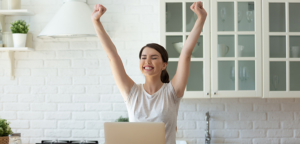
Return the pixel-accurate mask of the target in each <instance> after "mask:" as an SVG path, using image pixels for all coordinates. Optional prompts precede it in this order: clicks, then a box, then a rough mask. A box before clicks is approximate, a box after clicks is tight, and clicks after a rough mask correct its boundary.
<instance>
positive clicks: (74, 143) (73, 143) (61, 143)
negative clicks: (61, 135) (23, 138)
mask: <svg viewBox="0 0 300 144" xmlns="http://www.w3.org/2000/svg"><path fill="white" fill-rule="evenodd" d="M36 144H98V141H96V140H83V141H82V140H42V141H41V143H36Z"/></svg>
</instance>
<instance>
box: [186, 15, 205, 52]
mask: <svg viewBox="0 0 300 144" xmlns="http://www.w3.org/2000/svg"><path fill="white" fill-rule="evenodd" d="M203 25H204V21H203V20H200V19H199V18H198V19H197V20H196V22H195V24H194V27H193V29H192V31H191V33H190V34H189V36H188V38H187V40H186V41H185V43H184V46H183V49H182V51H181V54H186V55H188V56H191V55H192V52H193V49H194V47H195V45H196V43H197V41H198V38H199V36H200V33H201V31H202V29H203Z"/></svg>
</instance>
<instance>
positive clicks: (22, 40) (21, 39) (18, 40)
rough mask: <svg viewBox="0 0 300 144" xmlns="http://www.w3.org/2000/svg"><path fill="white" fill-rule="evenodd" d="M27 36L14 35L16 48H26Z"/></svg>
mask: <svg viewBox="0 0 300 144" xmlns="http://www.w3.org/2000/svg"><path fill="white" fill-rule="evenodd" d="M26 38H27V34H21V33H16V34H13V41H14V47H25V45H26Z"/></svg>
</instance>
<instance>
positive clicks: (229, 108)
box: [0, 0, 300, 144]
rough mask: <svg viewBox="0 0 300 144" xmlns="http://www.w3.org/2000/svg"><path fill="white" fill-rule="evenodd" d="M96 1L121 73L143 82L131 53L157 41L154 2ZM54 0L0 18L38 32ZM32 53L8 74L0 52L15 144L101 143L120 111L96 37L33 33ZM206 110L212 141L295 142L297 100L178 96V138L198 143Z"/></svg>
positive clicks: (25, 2) (26, 0) (0, 86)
mask: <svg viewBox="0 0 300 144" xmlns="http://www.w3.org/2000/svg"><path fill="white" fill-rule="evenodd" d="M96 3H102V4H103V5H104V6H106V7H107V13H106V14H105V15H104V16H103V19H102V22H103V24H104V26H105V28H106V30H107V32H108V33H109V35H110V36H111V38H112V40H113V42H114V43H115V45H116V47H117V49H118V52H119V54H120V56H121V58H122V60H123V63H124V65H125V68H126V71H127V73H128V74H129V75H130V77H132V78H133V79H134V81H135V82H137V83H143V82H144V79H143V75H141V73H140V71H139V68H138V63H139V60H138V52H139V50H140V48H141V47H142V46H144V45H145V44H147V43H150V42H156V43H159V21H158V19H159V6H158V0H88V4H89V5H90V6H91V7H93V5H94V4H96ZM61 5H62V0H22V8H28V9H30V10H32V11H34V12H35V15H34V16H22V17H16V16H14V17H6V20H7V25H6V28H9V23H10V22H12V21H14V20H16V19H20V18H22V19H25V20H26V21H27V22H28V23H30V24H31V26H30V31H31V32H32V33H33V34H34V36H36V35H38V34H39V32H40V31H41V30H42V29H43V27H44V26H45V25H46V24H47V22H49V21H50V19H51V18H52V17H53V15H54V14H55V13H56V11H57V10H58V9H59V7H60V6H61ZM34 45H35V46H34V48H35V50H36V51H34V52H16V53H15V60H16V79H15V80H10V79H9V73H8V72H9V70H8V61H7V56H6V55H5V53H4V52H0V102H1V103H0V116H1V118H5V119H8V120H9V121H10V122H11V126H12V128H13V131H14V132H21V133H22V140H23V143H37V142H40V141H41V140H42V139H56V138H57V139H83V138H84V139H97V140H99V141H100V143H103V141H104V131H103V123H104V122H106V121H114V120H115V119H117V118H118V117H119V116H121V115H122V116H127V110H126V107H125V104H124V103H123V99H122V97H121V95H120V93H119V91H118V89H117V87H116V85H115V82H114V80H113V77H112V74H111V70H110V67H109V63H108V60H107V57H106V54H105V53H104V51H103V50H102V48H101V45H100V43H99V42H98V40H91V39H89V40H85V39H64V40H55V41H42V40H39V39H36V38H34ZM206 111H210V114H211V125H210V126H211V129H212V130H211V135H212V141H213V142H214V143H271V142H273V143H300V130H299V129H300V122H299V120H300V100H299V99H251V98H247V99H242V98H241V99H184V100H182V103H181V105H180V109H179V114H178V135H177V137H178V139H185V140H188V142H189V144H196V143H197V144H198V143H199V144H200V143H204V129H205V121H204V115H205V112H206Z"/></svg>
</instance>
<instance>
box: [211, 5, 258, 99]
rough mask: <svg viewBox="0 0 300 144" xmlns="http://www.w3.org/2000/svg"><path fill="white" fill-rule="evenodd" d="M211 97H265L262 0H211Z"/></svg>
mask: <svg viewBox="0 0 300 144" xmlns="http://www.w3.org/2000/svg"><path fill="white" fill-rule="evenodd" d="M211 13H212V17H211V21H212V23H211V25H212V29H211V31H212V39H211V58H212V59H211V66H212V77H211V80H212V88H211V90H212V93H213V94H212V97H216V98H217V97H262V73H261V65H262V60H261V50H262V48H261V0H226V1H225V0H212V1H211Z"/></svg>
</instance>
